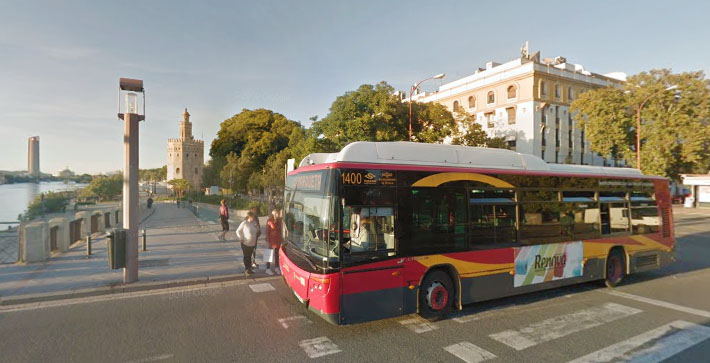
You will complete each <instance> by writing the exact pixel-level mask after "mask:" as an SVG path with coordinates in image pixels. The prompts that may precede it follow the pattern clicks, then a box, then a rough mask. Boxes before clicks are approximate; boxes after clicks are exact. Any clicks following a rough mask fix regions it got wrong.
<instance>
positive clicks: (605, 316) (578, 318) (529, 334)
mask: <svg viewBox="0 0 710 363" xmlns="http://www.w3.org/2000/svg"><path fill="white" fill-rule="evenodd" d="M640 312H641V310H639V309H635V308H631V307H628V306H624V305H620V304H614V303H606V304H604V305H602V306H597V307H593V308H589V309H584V310H580V311H576V312H573V313H570V314H566V315H561V316H556V317H554V318H550V319H547V320H543V321H540V322H537V323H534V324H531V325H528V326H526V327H524V328H522V329H520V330H517V331H516V330H506V331H502V332H500V333H495V334H491V335H489V337H491V338H493V339H495V340H497V341H499V342H501V343H503V344H505V345H507V346H510V347H512V348H514V349H516V350H523V349H526V348H529V347H532V346H534V345H537V344H540V343H544V342H547V341H550V340H553V339H557V338H561V337H564V336H567V335H570V334H573V333H577V332H580V331H583V330H587V329H591V328H594V327H596V326H599V325H602V324H605V323H609V322H612V321H614V320H617V319H621V318H625V317H627V316H631V315H634V314H638V313H640Z"/></svg>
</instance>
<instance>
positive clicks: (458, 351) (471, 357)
mask: <svg viewBox="0 0 710 363" xmlns="http://www.w3.org/2000/svg"><path fill="white" fill-rule="evenodd" d="M444 350H445V351H447V352H449V353H451V354H453V355H455V356H457V357H459V358H461V360H463V361H464V362H466V363H479V362H483V361H486V360H489V359H493V358H496V356H495V354H493V353H491V352H489V351H487V350H485V349H483V348H480V347H477V346H475V345H473V344H471V343H469V342H461V343H457V344H454V345H449V346H448V347H444Z"/></svg>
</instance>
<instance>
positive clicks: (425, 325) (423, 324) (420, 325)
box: [399, 317, 439, 334]
mask: <svg viewBox="0 0 710 363" xmlns="http://www.w3.org/2000/svg"><path fill="white" fill-rule="evenodd" d="M399 323H400V324H402V325H404V326H406V327H407V328H408V329H409V330H411V331H413V332H415V333H417V334H421V333H426V332H428V331H432V330H436V329H439V327H438V326H436V325H434V324H432V323H431V322H429V321H426V320H424V319H422V318H420V317H416V318H412V319H405V320H400V321H399Z"/></svg>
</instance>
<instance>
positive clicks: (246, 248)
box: [237, 211, 257, 277]
mask: <svg viewBox="0 0 710 363" xmlns="http://www.w3.org/2000/svg"><path fill="white" fill-rule="evenodd" d="M254 219H256V217H255V215H254V212H251V211H249V213H247V219H246V220H244V221H242V223H241V224H240V225H239V228H237V238H239V241H240V242H241V244H242V253H243V254H244V274H245V275H246V276H247V277H249V276H250V275H251V274H253V273H254V271H253V270H252V253H254V250H255V249H256V238H257V226H256V225H255V224H254Z"/></svg>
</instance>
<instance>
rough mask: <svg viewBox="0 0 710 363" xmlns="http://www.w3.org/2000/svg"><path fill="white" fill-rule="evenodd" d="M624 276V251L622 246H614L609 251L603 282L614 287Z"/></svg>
mask: <svg viewBox="0 0 710 363" xmlns="http://www.w3.org/2000/svg"><path fill="white" fill-rule="evenodd" d="M625 277H626V253H625V252H624V249H623V248H622V247H619V246H617V247H614V248H612V249H611V250H610V251H609V255H608V256H607V258H606V264H605V270H604V284H605V285H606V286H607V287H616V286H618V285H619V284H621V282H622V281H623V280H624V278H625Z"/></svg>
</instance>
